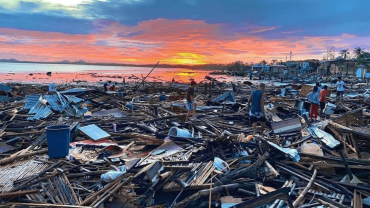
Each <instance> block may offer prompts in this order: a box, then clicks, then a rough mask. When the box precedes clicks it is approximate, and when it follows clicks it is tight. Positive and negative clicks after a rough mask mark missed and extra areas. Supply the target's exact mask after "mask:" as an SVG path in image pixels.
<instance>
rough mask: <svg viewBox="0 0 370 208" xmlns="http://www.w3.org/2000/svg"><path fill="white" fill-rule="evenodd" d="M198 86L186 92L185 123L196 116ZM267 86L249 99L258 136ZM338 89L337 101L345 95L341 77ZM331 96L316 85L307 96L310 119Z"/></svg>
mask: <svg viewBox="0 0 370 208" xmlns="http://www.w3.org/2000/svg"><path fill="white" fill-rule="evenodd" d="M195 85H196V82H195V81H192V82H191V86H190V87H189V88H188V90H187V92H186V108H187V109H188V114H187V116H186V120H185V122H187V121H188V120H189V117H190V116H192V115H193V116H195V115H196V108H197V104H196V102H195V99H194V87H195ZM265 87H266V85H265V84H264V83H260V86H259V89H258V90H254V91H253V92H252V93H251V95H250V97H249V99H248V104H247V112H248V113H249V117H250V120H251V122H252V123H253V134H254V135H256V134H257V123H258V122H260V123H261V134H262V133H263V132H264V129H265V122H266V114H265V102H264V101H265V93H264V90H265ZM336 87H337V99H341V98H342V97H343V93H344V82H343V81H342V78H341V77H338V81H337V83H336ZM328 96H330V95H329V93H328V86H327V85H324V86H323V87H321V85H320V83H316V86H314V87H313V89H312V92H310V93H309V94H308V96H307V99H308V101H309V102H310V103H311V105H310V118H311V119H313V118H314V119H315V120H317V117H318V116H319V107H320V113H322V114H323V113H324V109H325V106H326V102H327V97H328Z"/></svg>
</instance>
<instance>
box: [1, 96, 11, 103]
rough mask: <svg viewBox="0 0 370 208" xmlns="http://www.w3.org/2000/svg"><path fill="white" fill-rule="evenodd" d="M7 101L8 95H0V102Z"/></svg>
mask: <svg viewBox="0 0 370 208" xmlns="http://www.w3.org/2000/svg"><path fill="white" fill-rule="evenodd" d="M8 101H9V97H8V96H3V95H0V102H8Z"/></svg>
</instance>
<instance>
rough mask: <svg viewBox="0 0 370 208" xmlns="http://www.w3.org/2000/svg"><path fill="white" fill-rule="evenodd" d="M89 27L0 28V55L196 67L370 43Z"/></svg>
mask: <svg viewBox="0 0 370 208" xmlns="http://www.w3.org/2000/svg"><path fill="white" fill-rule="evenodd" d="M94 25H95V26H96V28H97V32H96V33H94V34H88V35H82V34H79V35H73V34H64V33H56V32H39V31H26V30H17V29H7V28H0V54H8V55H7V57H9V56H10V55H9V54H11V55H12V56H13V57H14V58H17V59H21V60H25V59H27V60H32V61H60V60H70V61H77V60H85V61H88V62H106V63H112V62H116V63H137V64H142V63H156V62H157V61H161V63H168V64H194V65H196V64H205V63H211V62H212V63H229V62H232V61H235V60H242V61H245V62H259V61H261V60H262V59H265V60H271V59H278V60H285V57H286V56H289V52H290V51H292V52H293V57H294V58H295V59H305V58H322V53H324V52H325V51H326V47H327V46H328V44H330V45H333V46H336V47H343V48H348V47H349V46H351V43H352V42H353V41H357V40H361V41H362V42H363V41H365V44H366V43H369V42H370V41H369V39H368V38H362V39H359V37H356V36H354V35H351V34H343V35H341V36H335V37H325V36H320V37H312V36H308V37H297V36H290V37H288V38H285V39H267V38H262V37H260V36H258V35H257V33H260V32H264V31H268V30H273V29H275V28H276V27H256V28H257V30H253V31H254V32H253V31H252V32H249V33H247V34H239V33H235V34H234V33H232V32H230V31H227V30H226V31H225V28H224V27H222V25H221V24H208V23H206V22H204V21H195V20H167V19H157V20H150V21H144V22H141V23H139V24H138V25H136V26H125V25H121V24H119V23H117V22H108V21H95V22H94ZM349 40H350V41H352V42H348V41H349ZM366 41H367V42H366ZM40 57H42V60H40V59H41V58H40ZM0 58H1V57H0Z"/></svg>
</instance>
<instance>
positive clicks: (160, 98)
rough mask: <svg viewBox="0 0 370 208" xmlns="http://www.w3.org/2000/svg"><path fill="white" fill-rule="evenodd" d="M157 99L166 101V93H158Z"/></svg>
mask: <svg viewBox="0 0 370 208" xmlns="http://www.w3.org/2000/svg"><path fill="white" fill-rule="evenodd" d="M159 100H160V101H166V100H167V96H166V95H160V96H159Z"/></svg>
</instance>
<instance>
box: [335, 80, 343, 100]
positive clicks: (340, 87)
mask: <svg viewBox="0 0 370 208" xmlns="http://www.w3.org/2000/svg"><path fill="white" fill-rule="evenodd" d="M336 86H337V99H342V97H343V93H344V82H343V81H342V78H341V77H338V81H337V84H336Z"/></svg>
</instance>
